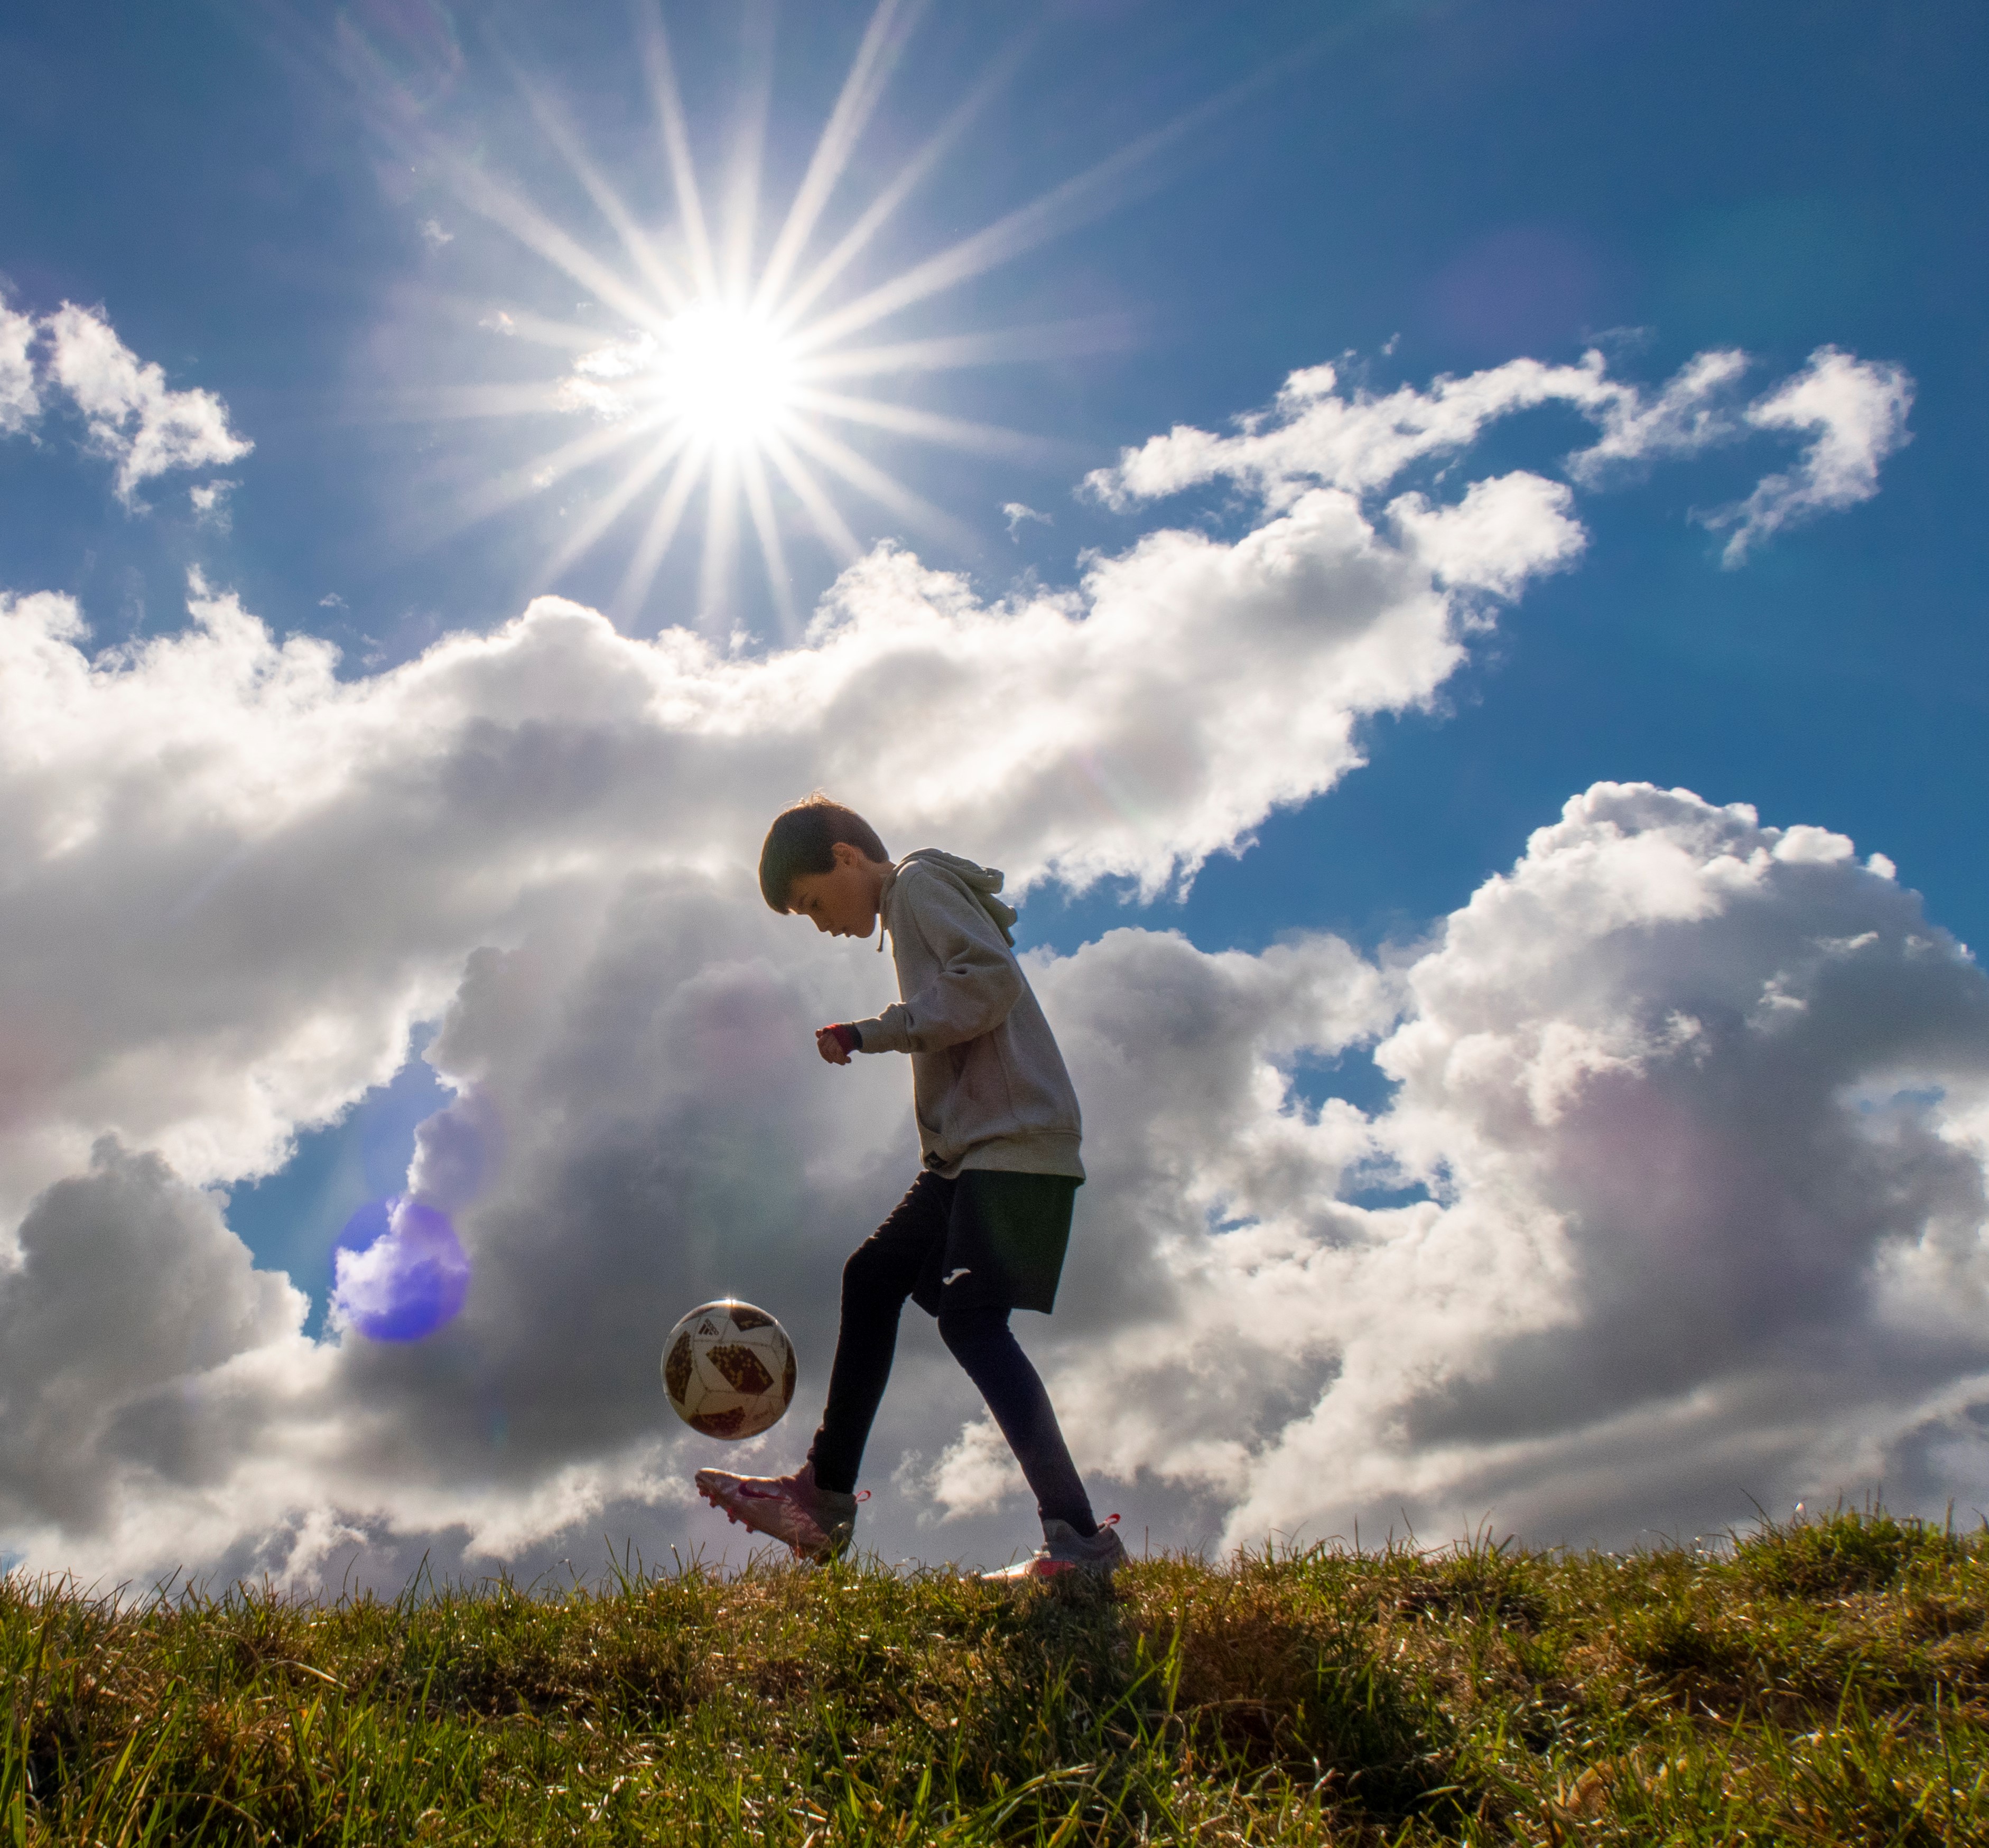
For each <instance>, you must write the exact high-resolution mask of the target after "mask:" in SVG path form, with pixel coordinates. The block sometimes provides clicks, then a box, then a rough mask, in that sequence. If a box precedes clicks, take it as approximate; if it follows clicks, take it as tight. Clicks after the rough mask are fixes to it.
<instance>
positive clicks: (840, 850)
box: [828, 841, 863, 866]
mask: <svg viewBox="0 0 1989 1848" xmlns="http://www.w3.org/2000/svg"><path fill="white" fill-rule="evenodd" d="M828 851H830V852H831V853H832V854H833V855H835V863H836V865H838V866H854V865H856V864H857V863H858V862H859V861H861V860H862V858H863V855H862V853H861V852H860V851H859V850H858V849H857V848H855V847H853V846H852V845H851V844H850V843H849V841H832V842H831V843H830V845H829V849H828Z"/></svg>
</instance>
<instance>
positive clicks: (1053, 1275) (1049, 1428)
mask: <svg viewBox="0 0 1989 1848" xmlns="http://www.w3.org/2000/svg"><path fill="white" fill-rule="evenodd" d="M1000 890H1001V875H1000V874H999V873H998V872H990V871H986V870H984V869H983V868H981V867H978V866H976V865H974V863H973V862H972V861H971V860H962V859H959V858H956V857H955V856H954V855H951V854H946V853H941V852H940V851H937V849H936V848H924V849H922V850H921V851H919V852H917V853H915V854H911V855H908V856H907V857H906V858H905V859H903V860H902V861H899V862H897V863H896V865H893V862H892V860H891V857H890V855H889V854H887V853H886V851H884V844H883V841H880V840H879V839H878V838H877V835H876V831H875V830H873V828H871V826H870V824H869V823H868V822H867V821H865V820H864V819H863V817H862V816H861V815H859V814H856V813H854V812H853V811H851V810H849V809H846V808H845V807H842V805H841V804H839V803H835V802H832V801H830V800H828V798H827V797H824V796H819V795H818V796H813V797H810V798H809V799H808V800H807V801H805V802H803V803H801V804H798V805H797V806H796V807H793V808H790V809H788V810H787V811H785V812H784V813H783V814H780V815H778V816H777V817H775V818H774V824H773V826H772V827H771V828H769V829H768V830H767V840H766V844H765V845H764V847H763V848H761V852H760V891H761V895H763V896H764V898H765V899H766V901H767V904H768V905H771V906H772V907H773V909H774V910H775V911H777V912H792V913H794V914H795V915H796V916H799V917H804V918H808V919H812V921H813V922H814V924H815V929H818V930H821V931H826V932H828V933H829V934H830V935H831V936H851V937H867V936H869V934H870V931H871V927H872V926H873V925H874V924H876V923H877V922H879V919H882V927H883V930H885V931H888V932H889V934H890V939H891V951H892V956H893V960H894V961H895V963H896V965H897V972H898V992H899V994H900V996H901V997H903V998H902V999H901V1000H900V1002H899V1003H898V1004H896V1006H894V1007H887V1008H886V1009H885V1010H884V1011H883V1013H882V1014H879V1015H878V1016H877V1017H876V1018H875V1019H873V1020H856V1021H844V1022H842V1023H839V1024H837V1025H835V1026H832V1027H822V1029H821V1030H820V1031H818V1033H817V1034H815V1048H816V1050H817V1051H818V1052H819V1053H820V1054H821V1055H822V1058H824V1059H825V1060H827V1061H828V1063H829V1064H832V1065H846V1064H849V1058H850V1054H852V1053H855V1052H866V1053H876V1052H908V1053H910V1054H911V1057H912V1101H913V1108H914V1109H915V1111H916V1112H917V1117H918V1124H919V1142H920V1149H921V1150H922V1152H923V1156H924V1163H925V1165H924V1171H923V1173H921V1174H920V1176H919V1178H918V1179H917V1180H916V1181H914V1182H913V1183H912V1187H911V1191H910V1193H907V1194H906V1196H905V1197H904V1198H903V1200H900V1202H899V1203H898V1204H897V1206H896V1207H895V1208H894V1209H893V1211H892V1213H891V1215H890V1217H889V1218H888V1219H886V1220H885V1221H884V1223H883V1225H881V1226H879V1227H878V1228H877V1230H876V1231H875V1232H874V1233H873V1234H871V1235H870V1237H869V1238H867V1239H866V1240H864V1242H863V1243H862V1244H861V1245H859V1247H857V1248H856V1252H855V1254H853V1255H852V1257H851V1258H850V1260H849V1263H848V1264H845V1266H844V1267H843V1271H842V1328H841V1330H840V1332H839V1334H838V1335H837V1338H836V1344H835V1366H834V1367H833V1368H832V1370H831V1372H830V1375H829V1382H828V1405H827V1406H826V1407H825V1410H823V1413H822V1427H821V1429H820V1430H818V1431H817V1432H816V1433H815V1442H814V1443H813V1444H812V1445H811V1446H810V1447H809V1450H808V1461H807V1462H806V1463H805V1464H802V1466H801V1468H800V1469H798V1471H795V1474H792V1475H791V1476H744V1477H742V1476H734V1475H732V1474H729V1473H728V1472H727V1471H723V1470H700V1471H698V1473H697V1487H698V1491H699V1492H700V1494H703V1496H704V1498H706V1500H707V1501H710V1503H711V1504H712V1505H713V1507H714V1508H723V1510H724V1511H725V1512H726V1514H727V1516H728V1517H730V1518H731V1519H734V1520H735V1521H744V1523H745V1524H746V1525H747V1527H748V1528H752V1529H754V1531H756V1532H760V1533H763V1534H771V1535H773V1536H774V1538H776V1539H779V1540H784V1541H785V1542H787V1543H788V1545H790V1546H791V1547H792V1548H794V1549H795V1552H797V1553H798V1554H799V1555H801V1556H802V1557H803V1558H804V1559H833V1558H834V1557H835V1556H836V1555H838V1554H839V1553H840V1552H842V1549H843V1548H845V1546H847V1545H849V1538H850V1535H851V1532H852V1529H853V1528H854V1527H855V1525H856V1492H855V1491H856V1472H857V1468H858V1466H859V1464H861V1463H862V1458H863V1446H864V1444H865V1441H866V1440H867V1439H868V1438H869V1434H870V1426H871V1422H872V1420H873V1419H875V1417H876V1415H877V1407H878V1405H879V1402H880V1401H881V1400H883V1396H884V1385H885V1382H886V1380H887V1379H889V1376H890V1372H891V1357H892V1354H893V1350H894V1349H895V1348H896V1343H897V1339H898V1317H899V1314H900V1312H901V1311H902V1310H903V1308H904V1305H905V1298H906V1297H907V1296H909V1297H910V1298H912V1300H913V1301H915V1302H916V1303H917V1305H919V1307H920V1308H922V1309H923V1310H924V1311H925V1312H927V1315H936V1316H937V1318H939V1332H940V1339H942V1340H944V1342H945V1343H946V1345H947V1347H948V1348H949V1349H950V1350H951V1351H952V1353H953V1356H954V1359H956V1360H957V1361H958V1362H960V1364H961V1366H963V1367H964V1368H965V1369H967V1376H968V1377H969V1378H970V1379H972V1380H973V1382H974V1384H975V1385H976V1386H978V1387H979V1388H980V1389H981V1396H982V1397H983V1398H984V1400H987V1402H988V1410H990V1411H991V1412H992V1413H994V1421H995V1423H997V1424H998V1425H999V1426H1000V1427H1001V1434H1002V1435H1003V1436H1004V1437H1006V1438H1007V1439H1008V1445H1009V1447H1010V1448H1011V1450H1014V1452H1015V1459H1016V1460H1017V1461H1018V1463H1020V1464H1022V1474H1023V1475H1024V1476H1025V1477H1026V1478H1027V1479H1028V1484H1029V1487H1030V1488H1031V1489H1032V1491H1034V1492H1035V1498H1036V1502H1037V1511H1038V1513H1039V1515H1041V1517H1042V1524H1043V1545H1042V1548H1040V1549H1039V1551H1038V1552H1036V1554H1035V1556H1034V1557H1033V1558H1032V1559H1029V1560H1028V1561H1027V1562H1025V1563H1024V1564H1022V1565H1019V1566H1014V1567H1011V1568H1010V1569H1008V1572H1002V1573H998V1574H994V1575H992V1576H996V1577H1002V1578H1045V1577H1050V1576H1054V1575H1055V1574H1057V1573H1059V1572H1069V1571H1072V1570H1078V1571H1089V1572H1098V1573H1102V1574H1110V1572H1112V1571H1113V1569H1114V1568H1115V1567H1116V1566H1117V1565H1119V1564H1120V1562H1121V1561H1122V1560H1123V1559H1124V1558H1125V1557H1126V1549H1125V1548H1123V1546H1122V1545H1120V1542H1119V1537H1118V1535H1116V1534H1115V1533H1113V1532H1112V1529H1111V1527H1110V1525H1109V1524H1108V1525H1106V1526H1105V1527H1104V1528H1100V1526H1099V1525H1098V1523H1097V1522H1096V1521H1095V1520H1094V1519H1093V1518H1092V1513H1091V1503H1090V1501H1089V1498H1087V1497H1086V1494H1085V1492H1084V1485H1083V1483H1082V1482H1080V1481H1079V1480H1078V1475H1077V1471H1076V1467H1075V1466H1074V1465H1073V1464H1072V1462H1071V1460H1070V1452H1069V1450H1067V1449H1066V1447H1065V1445H1064V1440H1063V1433H1062V1431H1061V1430H1059V1428H1058V1427H1057V1420H1056V1413H1055V1412H1054V1411H1053V1410H1052V1409H1051V1407H1050V1401H1049V1394H1048V1393H1045V1391H1044V1390H1043V1383H1042V1380H1041V1379H1039V1378H1038V1377H1037V1374H1036V1370H1035V1368H1034V1367H1032V1366H1030V1364H1029V1362H1028V1356H1026V1355H1025V1354H1024V1353H1023V1352H1022V1349H1021V1348H1020V1347H1019V1346H1018V1345H1017V1343H1016V1340H1015V1335H1013V1334H1012V1333H1011V1332H1010V1331H1009V1328H1008V1315H1009V1312H1010V1311H1011V1310H1013V1309H1018V1308H1025V1309H1040V1310H1042V1311H1043V1312H1045V1314H1047V1313H1048V1312H1049V1309H1050V1308H1051V1306H1052V1303H1053V1302H1054V1301H1055V1298H1056V1287H1057V1279H1058V1277H1059V1274H1061V1272H1062V1268H1063V1254H1064V1247H1065V1245H1066V1243H1067V1242H1068V1240H1069V1237H1070V1219H1071V1205H1072V1200H1073V1198H1074V1197H1075V1196H1076V1192H1077V1189H1078V1185H1079V1183H1080V1182H1081V1181H1083V1179H1084V1166H1083V1163H1081V1162H1080V1161H1079V1159H1078V1155H1077V1149H1078V1139H1079V1121H1078V1111H1077V1097H1076V1093H1075V1092H1073V1091H1072V1089H1071V1085H1070V1078H1069V1074H1068V1073H1066V1071H1065V1070H1064V1064H1063V1058H1062V1054H1059V1052H1058V1051H1057V1046H1056V1041H1055V1039H1054V1038H1053V1037H1052V1035H1051V1033H1050V1029H1049V1022H1048V1021H1047V1020H1045V1019H1044V1018H1043V1013H1042V1008H1041V1007H1039V1006H1038V1005H1037V1004H1036V997H1035V996H1034V995H1033V994H1032V993H1030V991H1029V984H1028V980H1026V979H1025V977H1024V976H1023V974H1022V970H1021V968H1020V966H1018V964H1017V963H1016V961H1015V951H1014V949H1013V947H1012V946H1013V945H1014V943H1015V937H1014V936H1013V934H1012V933H1011V930H1010V928H1009V927H1010V926H1011V925H1012V924H1014V922H1015V912H1014V911H1013V910H1012V909H1011V908H1010V907H1009V906H1008V905H1005V904H1003V903H1002V902H1001V900H1000V899H998V898H997V897H996V896H995V894H996V893H998V892H999V891H1000ZM877 947H878V948H879V949H883V937H882V936H879V939H878V945H877ZM1116 1518H1117V1517H1116V1515H1115V1516H1113V1519H1114V1520H1116Z"/></svg>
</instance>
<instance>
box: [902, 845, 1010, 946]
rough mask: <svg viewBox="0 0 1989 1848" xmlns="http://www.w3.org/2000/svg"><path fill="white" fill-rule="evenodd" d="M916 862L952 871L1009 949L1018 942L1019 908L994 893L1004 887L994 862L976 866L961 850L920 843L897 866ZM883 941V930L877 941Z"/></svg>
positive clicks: (948, 871) (941, 870)
mask: <svg viewBox="0 0 1989 1848" xmlns="http://www.w3.org/2000/svg"><path fill="white" fill-rule="evenodd" d="M911 865H920V866H932V867H937V868H938V869H939V870H940V872H944V873H948V874H950V875H952V876H953V878H955V879H957V880H958V881H959V882H960V883H961V885H964V886H965V887H966V888H967V890H968V891H969V892H971V893H972V894H973V895H974V898H975V899H976V900H977V901H978V903H979V904H980V906H981V909H982V910H983V911H984V912H987V914H988V916H989V917H991V918H992V919H994V928H995V929H997V930H998V931H1000V932H1001V939H1002V941H1003V942H1004V943H1006V944H1007V945H1008V947H1009V948H1010V949H1014V948H1015V919H1016V917H1017V916H1018V912H1016V909H1015V906H1014V905H1006V904H1004V903H1003V902H1001V899H998V898H997V897H996V896H995V894H996V893H997V892H999V891H1000V890H1001V874H1000V873H999V872H997V871H996V870H995V869H994V868H993V867H991V866H976V865H974V862H973V861H971V860H964V859H962V858H961V857H960V855H958V854H950V853H947V852H946V851H944V849H943V848H937V847H921V848H919V849H918V851H917V852H916V853H909V854H907V855H905V857H904V858H903V859H902V860H900V861H899V862H898V867H897V870H898V871H899V872H903V871H904V869H905V868H906V867H908V866H911ZM878 942H879V944H880V945H881V944H882V943H883V936H882V935H881V933H880V935H879V938H878Z"/></svg>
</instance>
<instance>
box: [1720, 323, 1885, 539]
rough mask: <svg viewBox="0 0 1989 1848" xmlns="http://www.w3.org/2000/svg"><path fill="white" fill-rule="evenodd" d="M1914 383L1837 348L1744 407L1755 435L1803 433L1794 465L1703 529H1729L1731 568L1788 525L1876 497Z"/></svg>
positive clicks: (1764, 481) (1825, 349) (1827, 350)
mask: <svg viewBox="0 0 1989 1848" xmlns="http://www.w3.org/2000/svg"><path fill="white" fill-rule="evenodd" d="M1911 408H1913V381H1912V380H1911V379H1910V378H1909V377H1907V376H1906V370H1905V368H1904V367H1900V366H1896V365H1876V364H1872V362H1871V361H1869V360H1860V359H1856V358H1854V357H1852V355H1851V354H1848V353H1841V352H1839V351H1838V349H1837V348H1836V347H1818V349H1817V350H1816V351H1815V352H1814V353H1813V354H1811V355H1810V361H1809V364H1808V365H1807V366H1806V367H1804V368H1803V370H1802V371H1801V372H1799V373H1798V374H1796V375H1795V377H1793V378H1791V379H1789V380H1787V381H1785V382H1784V384H1782V385H1781V386H1780V387H1779V388H1777V390H1775V391H1771V392H1770V393H1769V394H1767V396H1766V397H1765V398H1762V399H1761V400H1760V401H1759V402H1758V403H1756V404H1750V406H1749V407H1748V409H1747V421H1748V422H1749V424H1750V425H1752V426H1753V427H1754V428H1756V429H1757V430H1793V431H1799V432H1808V433H1810V435H1811V442H1810V443H1809V445H1808V448H1805V449H1804V451H1803V452H1802V455H1801V459H1800V460H1799V461H1798V462H1797V464H1796V465H1795V467H1794V468H1793V469H1789V470H1788V471H1787V472H1785V473H1782V474H1777V475H1769V476H1764V477H1763V478H1762V479H1761V480H1760V482H1758V483H1757V485H1756V486H1755V489H1754V492H1753V493H1751V494H1750V495H1749V496H1747V499H1745V500H1743V501H1742V502H1740V503H1738V504H1737V506H1731V507H1727V508H1724V509H1721V510H1720V512H1718V513H1715V514H1713V515H1711V516H1709V519H1708V520H1707V524H1709V526H1713V527H1715V528H1723V527H1726V526H1731V527H1733V537H1732V538H1731V539H1730V540H1727V542H1726V551H1725V553H1723V558H1724V560H1725V562H1726V564H1728V565H1729V566H1733V565H1738V564H1741V563H1743V561H1744V560H1746V558H1747V553H1748V550H1749V549H1750V547H1753V546H1754V545H1757V544H1758V543H1760V541H1761V540H1764V539H1766V538H1767V537H1768V536H1769V535H1770V534H1771V533H1777V532H1780V531H1781V529H1782V528H1783V527H1784V526H1794V525H1796V524H1798V523H1800V522H1801V521H1803V520H1812V519H1814V517H1815V516H1817V515H1818V514H1819V513H1836V512H1838V511H1839V510H1840V509H1842V508H1845V507H1851V506H1856V505H1857V504H1858V503H1859V502H1860V501H1862V500H1869V499H1871V498H1872V496H1873V495H1875V494H1876V493H1877V492H1879V463H1880V462H1883V461H1884V460H1885V459H1886V457H1887V456H1889V455H1891V454H1892V452H1893V451H1894V450H1895V449H1897V448H1899V447H1900V446H1901V445H1903V444H1904V443H1905V442H1907V441H1908V440H1909V436H1908V432H1907V430H1906V413H1907V412H1908V411H1909V410H1910V409H1911Z"/></svg>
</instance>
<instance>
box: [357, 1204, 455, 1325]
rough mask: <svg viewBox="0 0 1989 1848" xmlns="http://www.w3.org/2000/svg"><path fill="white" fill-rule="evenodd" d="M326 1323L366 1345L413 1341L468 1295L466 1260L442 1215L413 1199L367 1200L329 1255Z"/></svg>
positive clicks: (452, 1315) (449, 1316)
mask: <svg viewBox="0 0 1989 1848" xmlns="http://www.w3.org/2000/svg"><path fill="white" fill-rule="evenodd" d="M332 1274H333V1284H332V1292H331V1312H332V1319H333V1320H334V1322H337V1323H338V1324H340V1325H342V1326H344V1327H345V1328H351V1330H353V1331H354V1332H355V1333H357V1334H360V1335H364V1336H365V1337H366V1339H368V1340H369V1341H419V1340H421V1339H422V1337H423V1336H425V1335H432V1334H433V1333H434V1332H435V1330H436V1329H438V1328H441V1327H442V1325H444V1324H445V1323H447V1322H452V1321H453V1320H454V1319H455V1318H456V1315H458V1314H459V1312H461V1310H462V1308H463V1303H464V1302H465V1301H466V1300H467V1298H468V1297H469V1257H468V1255H467V1254H466V1253H465V1251H463V1245H462V1243H461V1241H460V1240H459V1239H458V1238H457V1237H456V1228H455V1227H454V1226H452V1225H451V1224H449V1215H448V1214H447V1213H443V1212H441V1211H439V1210H438V1209H437V1208H435V1207H428V1206H424V1205H422V1203H421V1202H419V1201H418V1200H406V1199H395V1200H371V1201H369V1202H368V1203H367V1204H366V1205H365V1206H363V1207H361V1208H360V1209H359V1210H358V1211H357V1213H354V1214H353V1216H352V1217H351V1218H350V1219H349V1220H347V1221H346V1222H345V1229H344V1230H343V1231H342V1232H341V1233H340V1234H339V1235H338V1245H337V1250H336V1251H335V1252H334V1255H333V1271H332Z"/></svg>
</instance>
